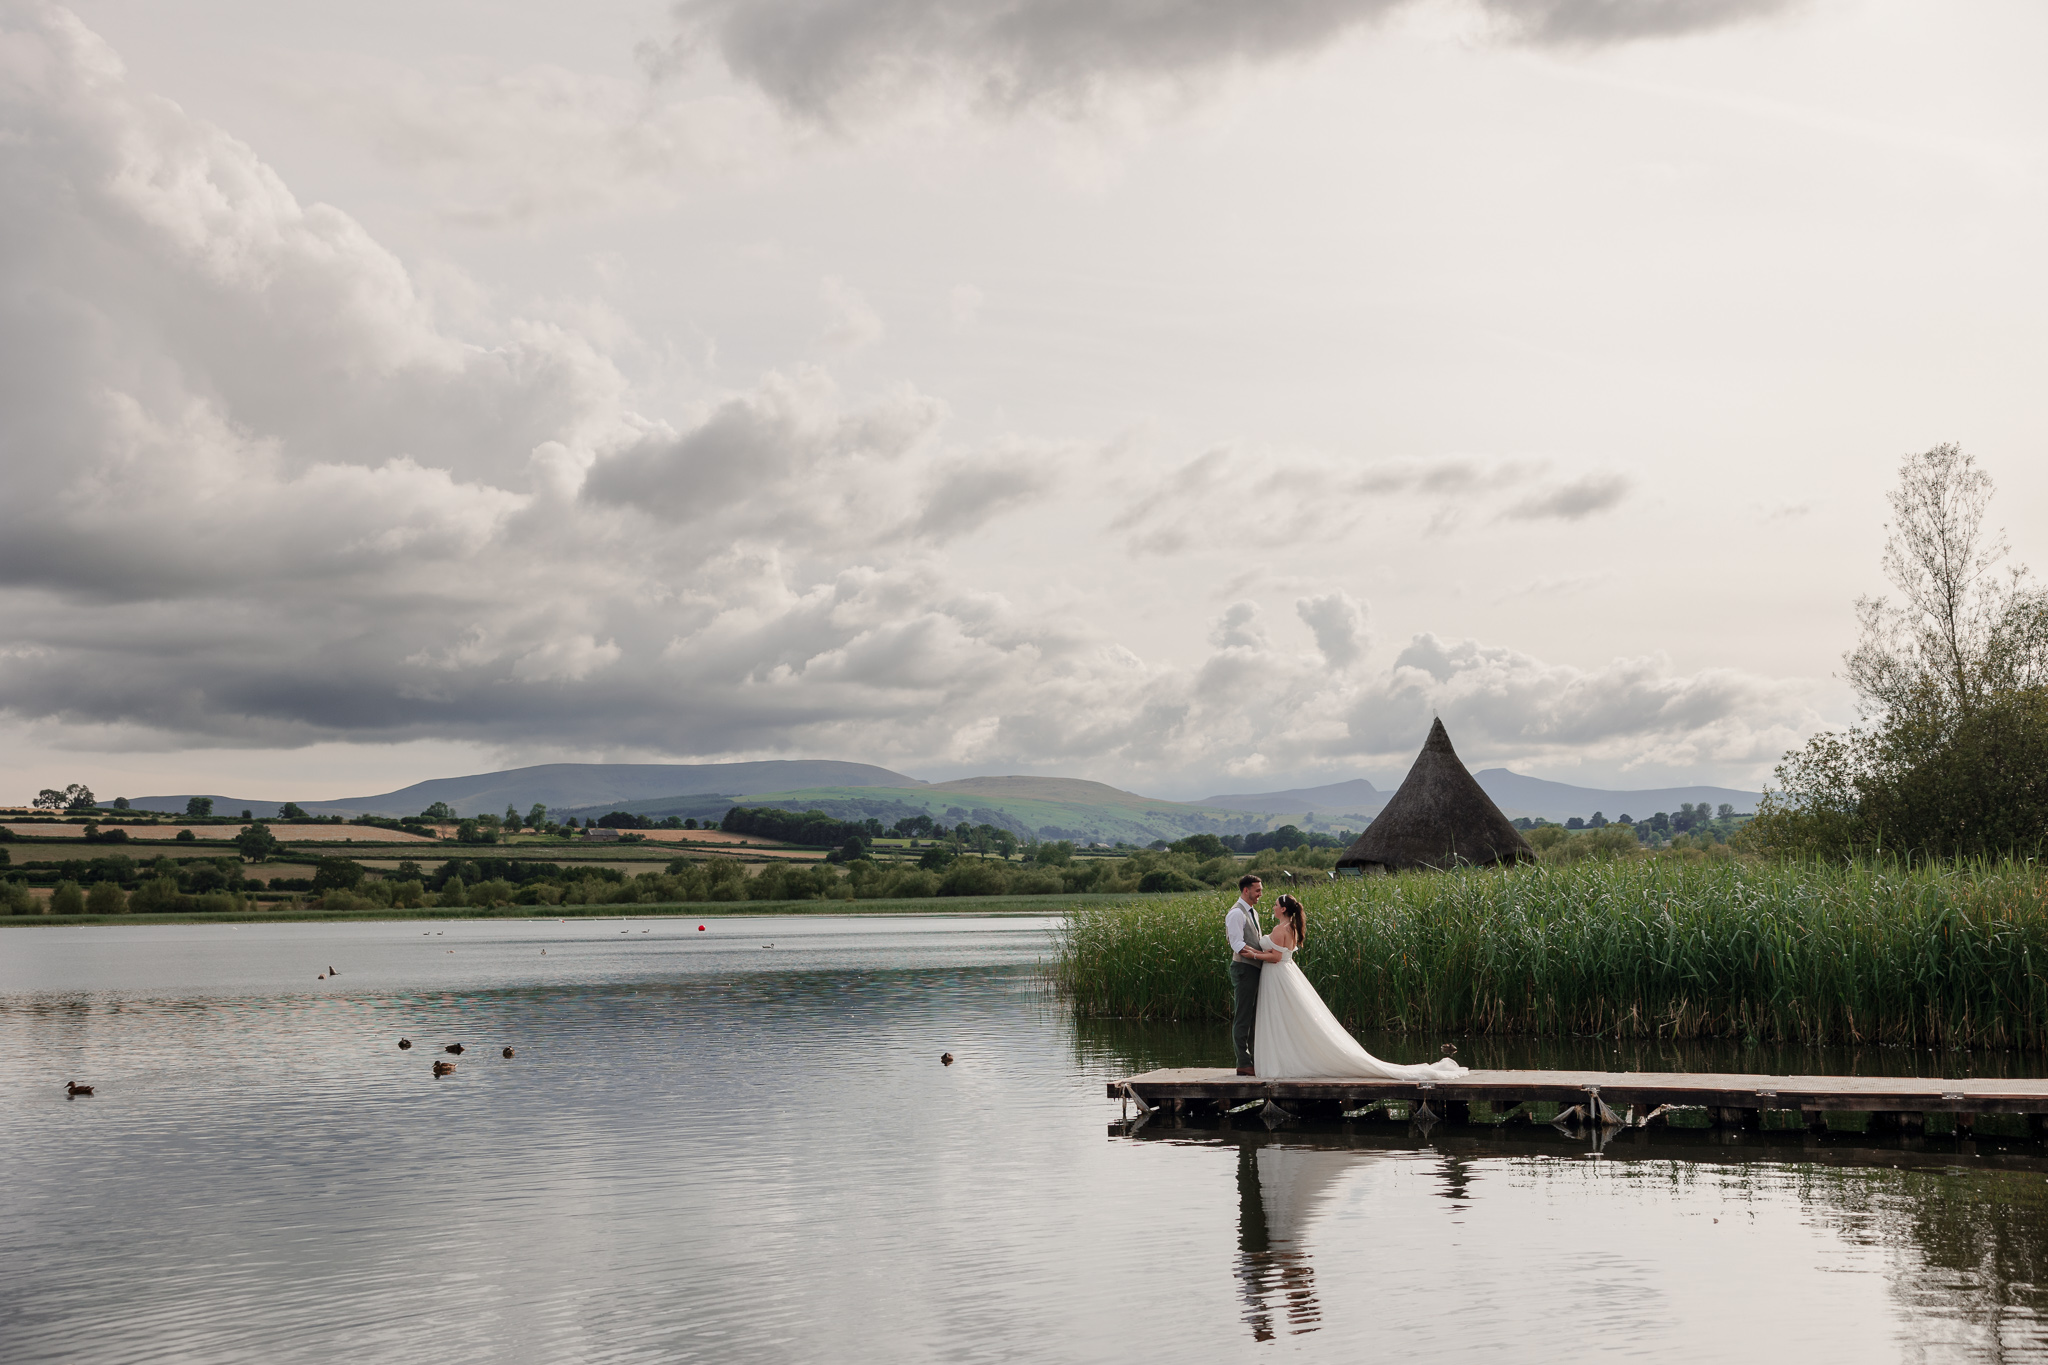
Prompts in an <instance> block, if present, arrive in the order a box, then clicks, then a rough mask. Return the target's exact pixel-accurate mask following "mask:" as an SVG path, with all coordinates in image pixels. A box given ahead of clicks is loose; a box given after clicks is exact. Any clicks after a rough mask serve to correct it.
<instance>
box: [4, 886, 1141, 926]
mask: <svg viewBox="0 0 2048 1365" xmlns="http://www.w3.org/2000/svg"><path fill="white" fill-rule="evenodd" d="M1152 899H1158V897H1153V896H1146V895H1132V894H1114V893H1104V894H1100V895H1090V894H1085V893H1082V894H1074V895H1065V896H947V897H944V898H934V897H929V896H923V897H917V898H915V899H907V900H871V901H863V900H845V901H840V900H833V901H820V900H804V901H687V902H684V901H678V902H669V903H665V904H646V905H640V904H629V905H500V906H492V907H484V906H462V905H451V906H441V907H424V908H421V909H417V910H402V909H388V910H387V909H377V910H336V911H324V910H293V911H283V910H245V911H231V912H227V913H215V914H139V915H138V914H128V915H0V929H27V928H48V927H53V926H56V925H64V924H117V925H118V924H127V925H142V924H326V923H353V922H361V921H382V920H388V921H392V922H402V921H408V920H454V919H474V920H488V919H499V920H516V919H555V920H561V919H599V920H609V919H640V918H650V919H732V918H735V917H738V916H744V915H806V916H849V917H859V916H869V915H923V916H928V917H933V918H944V917H953V918H957V917H960V916H966V915H972V916H1008V917H1014V918H1030V917H1041V918H1042V917H1054V918H1056V917H1058V916H1060V915H1061V914H1063V913H1065V912H1067V911H1070V910H1071V909H1072V908H1073V907H1074V906H1075V904H1076V903H1077V902H1088V903H1096V904H1100V905H1111V904H1128V903H1131V902H1133V901H1142V900H1152Z"/></svg>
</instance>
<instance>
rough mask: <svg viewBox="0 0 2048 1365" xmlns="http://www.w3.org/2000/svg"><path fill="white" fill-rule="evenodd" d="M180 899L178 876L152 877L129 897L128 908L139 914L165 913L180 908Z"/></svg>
mask: <svg viewBox="0 0 2048 1365" xmlns="http://www.w3.org/2000/svg"><path fill="white" fill-rule="evenodd" d="M178 899H179V892H178V879H177V878H176V877H171V876H160V877H152V878H151V879H150V880H148V881H146V882H144V883H143V884H142V885H141V886H139V887H137V888H135V894H134V895H132V896H130V897H129V898H128V908H129V909H130V910H132V911H134V912H135V913H136V914H138V915H149V914H165V913H168V912H170V911H173V910H176V909H177V908H178Z"/></svg>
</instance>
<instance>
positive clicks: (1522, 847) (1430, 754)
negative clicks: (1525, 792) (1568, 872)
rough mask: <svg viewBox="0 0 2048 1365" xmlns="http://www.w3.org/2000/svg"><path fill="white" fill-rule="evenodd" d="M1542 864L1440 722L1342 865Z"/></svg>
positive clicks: (1370, 868)
mask: <svg viewBox="0 0 2048 1365" xmlns="http://www.w3.org/2000/svg"><path fill="white" fill-rule="evenodd" d="M1535 861H1536V851H1535V850H1534V849H1532V848H1530V847H1529V841H1528V840H1527V839H1524V838H1523V837H1522V832H1521V831H1520V830H1518V829H1516V828H1515V827H1514V826H1513V825H1511V824H1509V823H1508V818H1507V816H1505V815H1502V814H1501V813H1500V807H1499V806H1496V805H1494V804H1493V798H1492V797H1490V796H1488V795H1487V794H1486V792H1485V791H1484V790H1483V789H1481V787H1480V785H1479V783H1478V782H1476V781H1474V780H1473V777H1472V774H1471V773H1469V772H1467V771H1465V765H1464V764H1463V763H1460V762H1459V761H1458V752H1457V750H1455V749H1453V748H1452V747H1451V737H1450V736H1449V735H1448V734H1446V733H1445V732H1444V723H1443V721H1442V720H1438V721H1437V722H1436V723H1435V724H1434V725H1432V726H1430V727H1429V738H1428V740H1426V741H1425V742H1424V743H1423V746H1422V752H1421V753H1419V754H1417V755H1416V756H1415V766H1414V767H1412V768H1410V769H1409V770H1408V776H1407V777H1406V778H1404V779H1402V782H1401V789H1400V790H1399V791H1397V792H1395V793H1394V799H1393V800H1391V801H1389V802H1387V805H1386V809H1384V810H1382V811H1381V812H1380V813H1379V814H1378V815H1377V816H1375V817H1373V822H1372V823H1371V824H1370V825H1367V826H1366V827H1365V833H1363V834H1361V835H1359V836H1358V839H1357V841H1356V842H1355V843H1353V844H1352V845H1351V847H1350V848H1348V849H1345V850H1344V856H1343V857H1341V858H1339V859H1338V860H1337V866H1338V868H1339V869H1340V870H1341V869H1344V868H1353V867H1355V868H1357V869H1359V870H1360V871H1362V872H1409V871H1420V870H1423V869H1427V868H1437V869H1442V868H1451V867H1474V866H1487V865H1490V864H1493V863H1532V862H1535Z"/></svg>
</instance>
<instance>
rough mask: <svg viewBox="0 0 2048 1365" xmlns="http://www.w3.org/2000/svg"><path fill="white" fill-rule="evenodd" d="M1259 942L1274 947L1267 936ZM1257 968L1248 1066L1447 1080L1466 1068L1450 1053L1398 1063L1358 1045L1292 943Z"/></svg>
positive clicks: (1305, 1073) (1278, 1071)
mask: <svg viewBox="0 0 2048 1365" xmlns="http://www.w3.org/2000/svg"><path fill="white" fill-rule="evenodd" d="M1260 946H1261V947H1264V948H1267V949H1272V948H1273V941H1272V939H1270V938H1266V939H1262V941H1261V944H1260ZM1277 951H1278V952H1279V953H1280V960H1279V961H1278V962H1268V963H1267V964H1266V965H1265V969H1264V970H1263V971H1261V972H1260V973H1259V1013H1258V1023H1257V1024H1256V1025H1255V1026H1254V1028H1253V1031H1252V1069H1253V1070H1254V1071H1256V1072H1257V1073H1258V1074H1259V1075H1260V1077H1262V1078H1264V1079H1268V1080H1289V1079H1292V1080H1301V1079H1307V1078H1310V1077H1318V1078H1320V1077H1325V1076H1335V1077H1351V1076H1364V1077H1370V1078H1371V1079H1373V1080H1381V1081H1448V1080H1455V1079H1456V1078H1457V1077H1459V1076H1462V1075H1464V1074H1465V1073H1466V1071H1467V1070H1468V1068H1466V1067H1462V1066H1459V1065H1458V1064H1457V1063H1456V1062H1454V1061H1452V1060H1451V1059H1450V1058H1448V1057H1445V1058H1444V1059H1442V1060H1441V1061H1435V1062H1418V1063H1415V1064H1414V1065H1412V1066H1397V1065H1395V1064H1394V1063H1392V1062H1383V1061H1381V1060H1380V1059H1379V1058H1377V1057H1375V1056H1373V1055H1372V1054H1371V1053H1370V1052H1367V1051H1366V1050H1365V1049H1364V1048H1362V1047H1360V1046H1359V1045H1358V1040H1357V1039H1355V1038H1353V1037H1352V1036H1351V1035H1350V1034H1349V1033H1348V1032H1346V1031H1345V1028H1344V1026H1343V1025H1342V1024H1340V1023H1338V1022H1337V1016H1336V1015H1334V1014H1332V1013H1330V1007H1329V1006H1328V1005H1325V1004H1324V1003H1323V997H1322V996H1320V995H1317V994H1316V988H1315V987H1314V986H1311V985H1309V984H1308V978H1307V977H1306V976H1304V975H1302V971H1301V968H1299V967H1297V966H1295V965H1294V949H1292V948H1281V949H1278V950H1277Z"/></svg>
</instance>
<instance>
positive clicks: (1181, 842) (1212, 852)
mask: <svg viewBox="0 0 2048 1365" xmlns="http://www.w3.org/2000/svg"><path fill="white" fill-rule="evenodd" d="M1167 847H1168V848H1170V849H1172V850H1173V851H1174V852H1175V853H1185V854H1187V855H1189V856H1190V857H1194V858H1202V859H1209V858H1220V857H1222V856H1223V855H1224V854H1225V853H1227V852H1229V851H1230V850H1229V849H1227V848H1226V847H1224V844H1223V841H1222V840H1221V839H1219V838H1217V837H1216V836H1215V835H1213V834H1190V835H1189V836H1188V837H1187V838H1185V839H1176V840H1175V841H1174V842H1173V843H1171V844H1168V845H1167Z"/></svg>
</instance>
